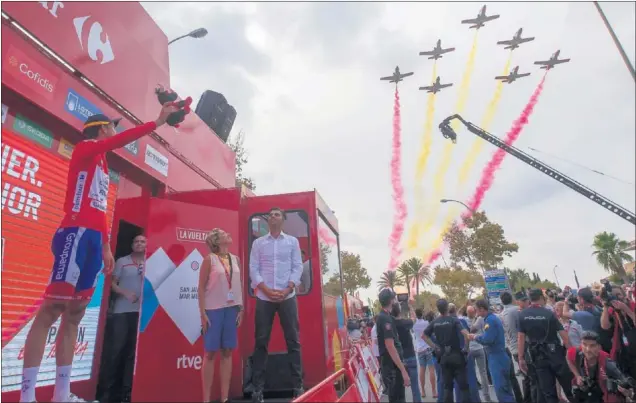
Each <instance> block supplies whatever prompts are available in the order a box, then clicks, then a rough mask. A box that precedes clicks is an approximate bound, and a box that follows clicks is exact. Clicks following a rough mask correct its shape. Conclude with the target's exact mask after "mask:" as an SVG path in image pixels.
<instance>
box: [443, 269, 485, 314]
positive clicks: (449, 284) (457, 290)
mask: <svg viewBox="0 0 636 403" xmlns="http://www.w3.org/2000/svg"><path fill="white" fill-rule="evenodd" d="M434 273H435V277H434V279H433V284H435V285H437V286H438V287H439V288H440V289H441V290H442V292H443V293H444V295H445V296H446V298H447V299H448V300H449V301H451V302H453V303H455V305H457V306H460V305H463V304H464V303H465V302H466V300H467V299H469V298H471V297H472V296H473V294H474V293H475V292H476V290H477V289H478V288H483V287H484V286H485V284H484V278H483V277H482V275H481V274H480V273H478V272H476V271H474V270H462V269H461V268H460V267H459V266H454V267H451V268H443V267H441V266H436V267H435V269H434Z"/></svg>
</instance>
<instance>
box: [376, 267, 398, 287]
mask: <svg viewBox="0 0 636 403" xmlns="http://www.w3.org/2000/svg"><path fill="white" fill-rule="evenodd" d="M399 285H404V280H402V278H400V276H399V275H398V273H397V272H396V271H395V270H387V271H385V272H384V273H382V276H381V277H380V280H379V281H378V290H381V289H383V288H387V287H388V288H390V289H392V290H393V291H395V287H397V286H399Z"/></svg>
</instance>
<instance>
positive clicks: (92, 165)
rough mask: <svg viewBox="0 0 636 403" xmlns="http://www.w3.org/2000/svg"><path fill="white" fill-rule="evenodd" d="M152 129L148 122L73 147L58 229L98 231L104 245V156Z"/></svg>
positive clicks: (105, 171) (152, 124)
mask: <svg viewBox="0 0 636 403" xmlns="http://www.w3.org/2000/svg"><path fill="white" fill-rule="evenodd" d="M156 128H157V125H156V124H155V122H148V123H144V124H143V125H140V126H137V127H133V128H132V129H128V130H126V131H124V132H121V133H119V134H117V135H115V136H112V137H108V138H105V139H101V140H83V141H80V142H79V143H78V144H77V145H76V146H75V149H74V150H73V155H72V157H71V161H70V165H69V168H68V180H67V185H66V198H65V200H64V218H63V219H62V223H61V224H60V228H67V227H84V228H89V229H93V230H96V231H99V232H101V234H102V243H103V244H105V243H107V242H108V224H107V221H106V208H107V206H108V186H109V184H110V180H109V177H108V165H107V163H106V155H105V153H106V152H107V151H112V150H114V149H116V148H120V147H123V146H125V145H126V144H128V143H132V142H133V141H135V140H137V139H138V138H140V137H143V136H145V135H146V134H149V133H151V132H152V131H153V130H155V129H156Z"/></svg>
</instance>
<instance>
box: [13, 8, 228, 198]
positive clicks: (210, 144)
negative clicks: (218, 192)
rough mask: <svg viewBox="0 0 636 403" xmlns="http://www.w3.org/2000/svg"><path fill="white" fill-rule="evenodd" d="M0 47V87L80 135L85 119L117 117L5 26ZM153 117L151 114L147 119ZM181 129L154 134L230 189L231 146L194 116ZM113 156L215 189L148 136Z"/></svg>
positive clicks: (172, 183)
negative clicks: (8, 89) (50, 115)
mask: <svg viewBox="0 0 636 403" xmlns="http://www.w3.org/2000/svg"><path fill="white" fill-rule="evenodd" d="M18 4H22V3H18ZM29 4H30V3H29ZM34 4H36V5H39V3H34ZM97 4H99V3H97ZM3 5H4V3H3ZM2 44H3V46H2V72H3V74H2V83H3V84H4V85H7V86H8V87H10V88H11V89H13V90H15V91H16V92H18V93H20V94H21V95H22V96H24V97H25V98H27V99H29V100H30V101H31V102H33V103H35V104H37V105H39V106H40V107H42V108H43V109H45V110H47V111H48V112H49V113H51V114H52V115H54V116H56V117H58V118H59V119H61V120H62V121H64V122H66V123H68V124H69V125H71V126H73V127H74V128H76V129H77V130H78V131H81V130H82V126H83V123H84V121H85V119H86V117H87V116H89V115H90V114H92V113H104V114H106V115H107V116H113V117H114V116H119V115H120V114H119V113H118V112H117V111H116V110H115V109H114V108H112V107H110V106H109V105H108V104H107V103H106V102H105V101H103V100H102V99H101V98H99V97H98V96H97V95H96V94H94V93H93V92H91V91H90V90H89V89H88V88H86V87H85V85H84V84H83V83H82V82H81V81H80V80H78V79H77V78H75V77H73V76H72V75H70V74H68V73H66V72H65V71H63V70H62V69H61V68H60V67H58V66H57V65H56V64H55V63H54V62H53V61H51V60H49V59H48V58H47V57H46V56H44V55H43V54H42V53H40V52H38V51H37V50H36V48H35V47H33V46H32V45H31V44H29V43H28V42H26V41H25V40H24V39H23V38H21V37H20V35H19V34H18V33H16V32H15V31H14V30H13V29H12V28H10V27H8V26H6V24H4V23H3V24H2ZM133 64H134V63H133ZM146 81H147V80H146ZM147 91H149V93H151V94H153V102H154V104H153V107H154V114H155V115H156V114H157V113H158V109H159V104H158V102H157V100H156V98H154V92H153V91H152V89H151V88H149V89H148V90H147ZM155 118H156V116H153V117H152V119H150V120H154V119H155ZM120 126H121V127H122V128H130V127H132V126H133V123H131V122H130V121H128V120H126V119H125V118H124V120H123V121H122V123H121V124H120ZM182 128H183V131H184V132H183V133H180V134H179V133H178V132H177V129H174V128H172V127H169V126H166V127H162V128H161V129H160V130H158V134H159V135H161V136H162V137H163V138H164V139H166V140H167V141H168V142H169V143H170V144H171V145H172V146H173V147H175V148H176V149H177V150H178V151H179V152H180V153H181V154H182V155H184V156H185V157H186V158H187V159H188V160H189V161H190V162H192V163H193V164H195V165H196V166H198V167H199V168H200V169H201V170H203V171H204V172H205V173H207V174H208V175H209V176H211V177H212V178H213V179H214V180H216V181H217V182H218V183H220V184H221V186H223V187H233V186H234V167H235V165H234V153H233V152H232V151H231V150H230V149H229V147H227V145H225V144H223V143H222V142H221V140H220V139H219V138H218V137H217V136H215V135H214V134H213V133H212V132H211V131H210V129H209V128H208V127H207V126H206V125H205V124H204V123H203V122H202V121H201V120H200V119H199V117H198V116H196V115H195V114H194V113H191V114H190V115H188V117H187V119H186V121H185V122H184V123H183V126H182ZM114 152H115V153H116V154H117V155H119V156H120V157H122V158H124V159H126V160H128V161H130V162H131V163H133V164H134V165H135V166H137V167H138V168H140V169H142V170H143V171H145V172H146V173H148V174H149V175H151V176H152V177H154V178H155V179H157V180H159V181H161V182H163V183H166V184H167V185H168V186H169V187H170V188H172V189H174V190H177V191H188V190H197V189H210V188H213V186H212V185H211V184H210V183H209V182H207V181H206V180H205V179H204V178H202V177H200V176H199V175H197V174H196V173H194V172H193V171H192V170H191V169H190V168H188V167H187V166H186V165H185V164H184V163H183V162H181V161H180V160H179V159H178V158H177V157H175V156H174V155H172V154H171V153H170V152H168V150H166V149H165V148H164V147H163V146H162V145H161V144H159V143H158V142H157V141H156V140H154V139H152V138H151V137H149V136H145V137H143V138H141V139H139V140H138V141H137V142H135V143H131V144H130V145H129V146H127V147H126V148H122V149H118V150H115V151H114Z"/></svg>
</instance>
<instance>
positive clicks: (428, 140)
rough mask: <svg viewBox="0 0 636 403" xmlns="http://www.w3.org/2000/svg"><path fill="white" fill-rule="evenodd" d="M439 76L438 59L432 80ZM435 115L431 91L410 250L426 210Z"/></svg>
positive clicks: (418, 164)
mask: <svg viewBox="0 0 636 403" xmlns="http://www.w3.org/2000/svg"><path fill="white" fill-rule="evenodd" d="M436 78H437V61H435V63H434V64H433V75H432V78H431V82H434V81H435V79H436ZM434 116H435V94H434V93H432V92H431V93H429V94H428V100H427V101H426V119H425V120H424V134H423V136H422V148H421V149H420V154H419V155H418V157H417V163H416V165H415V222H414V223H413V225H411V228H410V229H409V236H408V238H407V244H406V247H407V249H408V250H411V251H412V250H414V249H415V248H416V247H417V241H418V239H419V237H420V231H421V227H422V218H423V217H422V215H423V212H424V194H423V193H424V189H423V179H424V172H425V171H426V163H427V162H428V156H429V155H430V153H431V144H432V143H433V118H434Z"/></svg>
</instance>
